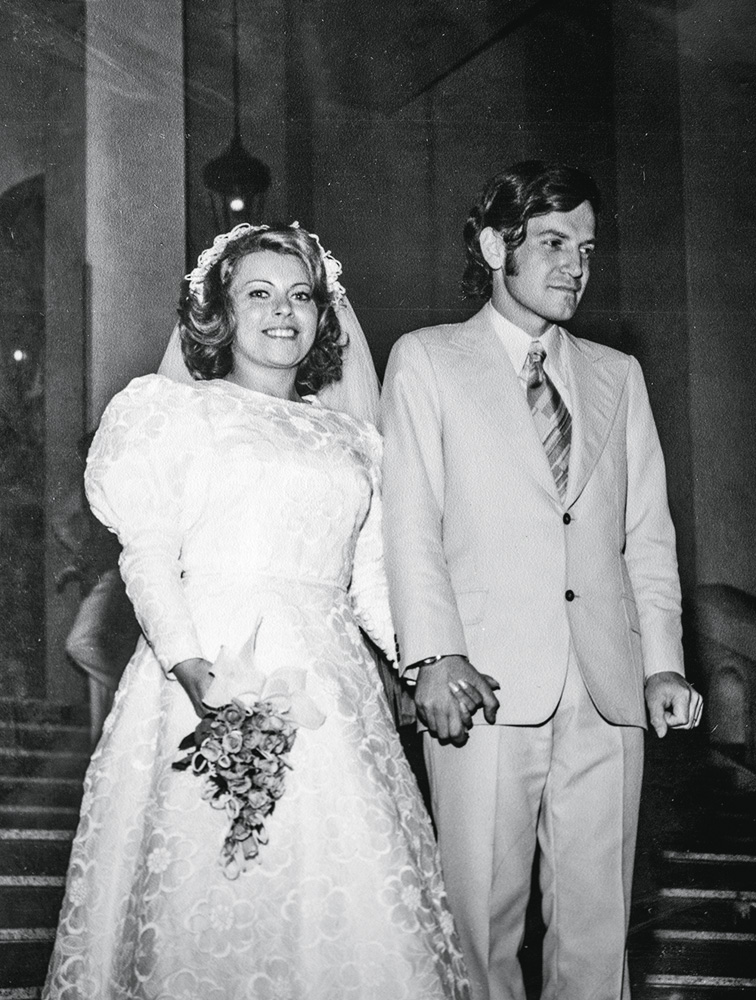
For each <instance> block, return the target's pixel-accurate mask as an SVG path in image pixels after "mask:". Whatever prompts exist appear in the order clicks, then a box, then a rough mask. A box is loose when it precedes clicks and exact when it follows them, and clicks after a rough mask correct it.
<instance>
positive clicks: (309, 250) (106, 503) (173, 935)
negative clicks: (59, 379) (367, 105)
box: [43, 225, 469, 1000]
mask: <svg viewBox="0 0 756 1000" xmlns="http://www.w3.org/2000/svg"><path fill="white" fill-rule="evenodd" d="M339 272H340V265H338V263H337V262H336V261H334V260H333V258H332V257H331V256H330V254H327V253H325V252H324V251H323V249H322V247H321V246H320V243H319V241H318V240H317V237H314V236H312V235H311V234H309V233H307V232H305V231H304V230H302V229H300V228H299V227H298V226H296V225H294V226H291V227H283V228H279V229H269V228H267V227H250V226H246V225H245V226H237V227H236V229H234V230H232V231H231V233H228V234H224V235H223V236H220V237H218V238H216V240H215V243H214V244H213V246H212V247H211V248H209V249H208V250H206V251H205V252H204V253H203V254H202V255H201V256H200V258H199V262H198V265H197V267H196V268H195V269H194V271H192V273H191V275H189V276H188V285H187V288H186V292H185V294H184V296H183V297H182V304H181V309H180V316H181V324H180V326H181V340H182V350H183V356H184V359H185V362H186V365H187V367H188V369H189V370H190V372H191V373H192V375H193V377H194V381H193V382H191V384H188V383H179V382H176V381H173V380H171V379H168V378H166V377H164V376H163V375H148V376H145V377H143V378H138V379H135V380H134V381H133V382H131V383H130V385H129V386H127V388H126V389H124V390H123V392H121V393H119V394H118V395H117V396H116V397H115V398H114V399H113V401H112V402H111V404H110V405H109V407H108V408H107V410H106V412H105V415H104V416H103V419H102V422H101V425H100V428H99V430H98V432H97V435H96V437H95V440H94V444H93V446H92V450H91V452H90V456H89V460H88V467H87V473H86V488H87V495H88V497H89V500H90V503H91V505H92V509H93V510H94V512H95V514H96V515H97V517H98V518H99V519H100V520H101V521H103V523H105V524H106V525H107V526H108V527H110V528H111V530H113V531H115V532H117V534H118V537H119V540H120V541H121V544H122V546H123V554H122V557H121V570H122V574H123V576H124V579H125V581H126V585H127V589H128V593H129V596H130V598H131V600H132V602H133V604H134V607H135V610H136V613H137V616H138V618H139V620H140V623H141V626H142V630H143V633H144V638H142V639H141V640H140V642H139V645H138V647H137V650H136V652H135V654H134V656H133V657H132V659H131V661H130V663H129V665H128V667H127V669H126V672H125V674H124V677H123V679H122V681H121V685H120V688H119V690H118V693H117V695H116V700H115V705H114V708H113V711H112V713H111V714H110V716H109V717H108V720H107V722H106V724H105V732H104V735H103V738H102V740H101V742H100V744H99V746H98V748H97V750H96V752H95V754H94V756H93V758H92V762H91V765H90V768H89V771H88V773H87V778H86V782H85V794H84V800H83V803H82V812H81V819H80V823H79V828H78V831H77V834H76V839H75V841H74V845H73V851H72V856H71V862H70V867H69V873H68V880H67V888H66V896H65V900H64V903H63V908H62V911H61V916H60V923H59V927H58V933H57V938H56V943H55V948H54V951H53V956H52V959H51V962H50V968H49V971H48V977H47V983H46V985H45V989H44V992H43V997H46V998H50V1000H180V998H186V1000H190V998H191V1000H199V998H201V1000H387V998H391V1000H466V998H467V997H468V996H469V992H468V986H467V980H466V978H465V973H464V969H463V967H462V959H461V955H460V950H459V944H458V940H457V937H456V933H455V931H454V927H453V921H452V918H451V915H450V912H449V909H448V906H447V902H446V895H445V893H444V889H443V884H442V880H441V874H440V869H439V864H438V857H437V852H436V847H435V842H434V838H433V832H432V828H431V824H430V820H429V818H428V815H427V813H426V811H425V809H424V806H423V804H422V801H421V798H420V794H419V792H418V789H417V785H416V783H415V780H414V777H413V775H412V773H411V771H410V769H409V766H408V764H407V762H406V760H405V758H404V756H403V753H402V750H401V746H400V743H399V740H398V737H397V735H396V732H395V730H394V728H393V725H392V723H391V718H390V714H389V710H388V706H387V702H386V698H385V695H384V691H383V687H382V684H381V682H380V679H379V677H378V674H377V672H376V670H375V666H374V663H373V660H372V659H371V657H370V655H369V653H368V651H367V649H366V646H365V643H364V640H363V638H362V633H361V630H363V631H364V632H366V633H367V634H368V635H369V636H370V637H371V638H372V639H373V641H374V642H375V643H376V644H377V645H378V646H380V647H381V648H382V649H383V650H384V651H385V652H386V654H387V655H389V656H390V657H391V656H393V648H394V639H393V631H392V627H391V621H390V615H389V610H388V601H387V594H386V582H385V578H384V573H383V564H382V549H381V541H380V534H381V525H380V517H381V514H380V493H379V475H380V473H379V470H380V447H381V445H380V438H379V436H378V433H377V431H375V429H374V427H373V426H372V425H371V424H369V423H366V422H363V421H361V420H357V419H354V418H353V417H350V416H347V415H346V414H344V413H341V412H337V411H335V410H331V409H328V408H326V407H325V406H324V405H323V404H322V402H320V401H319V399H318V396H317V395H316V394H318V393H320V392H321V390H323V389H324V387H327V386H328V385H335V384H338V381H339V377H340V374H341V370H342V358H343V353H344V347H343V341H344V336H343V332H342V329H341V327H340V324H339V315H340V314H341V315H347V310H346V309H345V307H344V305H343V304H341V303H340V299H341V297H342V296H343V288H342V287H341V285H340V284H339V283H338V276H339ZM347 350H349V348H347ZM253 635H254V636H255V639H254V668H255V669H256V670H258V671H261V672H262V673H263V674H264V675H267V676H268V677H270V675H271V674H273V673H274V672H276V671H280V670H284V671H285V670H290V669H291V668H301V670H302V671H303V676H304V677H305V678H306V681H305V692H306V695H307V697H308V699H309V700H310V702H311V703H312V705H313V706H314V709H315V712H316V714H317V715H318V716H319V718H320V720H323V719H324V721H322V724H321V725H319V726H316V725H313V727H312V728H306V727H305V726H304V725H303V726H302V727H301V728H299V729H298V730H297V733H296V739H295V740H294V743H293V748H292V749H291V752H290V754H289V758H288V759H289V764H290V770H287V772H286V777H285V785H284V791H283V795H282V797H281V798H280V799H279V800H278V801H277V802H276V804H275V809H274V810H273V812H272V813H271V814H270V815H268V816H267V817H266V820H265V834H266V838H267V842H265V840H263V841H262V842H261V843H262V846H261V847H260V850H259V854H258V855H257V858H256V859H254V860H252V861H250V862H249V863H248V864H246V865H245V864H240V865H236V866H234V865H230V866H229V865H227V861H228V858H227V857H224V854H223V851H222V848H223V845H224V842H225V838H226V837H227V835H228V825H229V818H228V815H227V813H226V812H224V811H223V810H222V809H217V808H212V806H211V804H210V802H208V801H207V798H206V797H205V798H203V780H204V779H203V778H202V777H201V776H199V777H198V776H197V775H196V774H194V773H192V771H191V769H190V770H185V771H179V770H176V769H174V768H173V767H172V765H173V763H174V762H176V760H177V759H178V757H179V756H180V753H179V750H178V746H179V743H180V742H181V740H182V738H183V737H185V736H186V735H187V733H189V732H191V730H192V729H193V728H194V727H195V726H196V724H197V716H198V715H203V713H204V712H205V711H206V707H205V699H206V698H209V695H210V694H211V693H212V688H211V685H213V684H215V683H216V681H214V676H213V664H214V663H216V664H219V663H220V662H221V659H222V656H221V657H220V658H219V654H220V653H221V649H223V651H224V652H223V656H226V657H227V658H228V657H229V656H230V657H232V658H233V657H236V658H237V660H238V659H239V658H241V659H244V657H245V655H247V653H248V651H249V650H250V649H251V648H252V645H251V643H252V636H253ZM216 680H217V679H216Z"/></svg>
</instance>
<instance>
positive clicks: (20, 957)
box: [0, 940, 53, 988]
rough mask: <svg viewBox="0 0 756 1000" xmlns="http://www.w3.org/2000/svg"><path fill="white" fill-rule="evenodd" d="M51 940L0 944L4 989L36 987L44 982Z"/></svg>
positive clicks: (0, 964) (0, 963)
mask: <svg viewBox="0 0 756 1000" xmlns="http://www.w3.org/2000/svg"><path fill="white" fill-rule="evenodd" d="M52 949H53V942H52V940H46V941H23V942H21V941H9V942H7V943H2V942H0V968H1V969H2V970H3V983H4V985H5V987H20V986H25V987H36V988H39V987H40V986H41V984H42V982H43V981H44V978H45V974H46V972H47V966H48V964H49V961H50V955H51V953H52Z"/></svg>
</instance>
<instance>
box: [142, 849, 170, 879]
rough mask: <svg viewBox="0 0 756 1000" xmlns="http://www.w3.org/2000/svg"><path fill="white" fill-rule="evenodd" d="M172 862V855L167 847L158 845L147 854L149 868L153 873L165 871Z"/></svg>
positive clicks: (157, 873)
mask: <svg viewBox="0 0 756 1000" xmlns="http://www.w3.org/2000/svg"><path fill="white" fill-rule="evenodd" d="M170 863H171V855H170V852H169V851H168V849H167V848H166V847H156V848H155V849H154V851H150V853H149V854H148V855H147V868H148V870H149V871H150V872H152V874H153V875H159V874H160V873H161V872H164V871H165V870H166V868H167V867H168V865H169V864H170Z"/></svg>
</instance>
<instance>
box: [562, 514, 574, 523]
mask: <svg viewBox="0 0 756 1000" xmlns="http://www.w3.org/2000/svg"><path fill="white" fill-rule="evenodd" d="M562 520H563V521H564V523H565V524H569V523H570V521H571V520H572V518H571V517H570V515H569V514H564V515H563V516H562Z"/></svg>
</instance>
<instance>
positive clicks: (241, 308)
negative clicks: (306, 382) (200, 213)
mask: <svg viewBox="0 0 756 1000" xmlns="http://www.w3.org/2000/svg"><path fill="white" fill-rule="evenodd" d="M229 294H230V298H231V302H232V305H233V309H234V315H235V317H236V334H235V337H234V343H233V346H232V351H233V355H234V368H237V366H238V367H243V368H247V369H249V368H252V369H254V368H258V367H264V368H292V369H296V368H297V367H298V366H299V364H300V363H301V362H302V361H303V359H304V358H305V357H306V356H307V354H308V352H309V350H310V348H311V347H312V345H313V342H314V340H315V333H316V331H317V323H318V309H317V306H316V304H315V301H314V299H313V297H312V282H311V281H310V277H309V275H308V273H307V269H306V268H305V266H304V264H303V263H302V261H301V260H300V259H299V258H298V257H294V256H292V255H291V254H280V253H274V252H273V251H272V250H261V251H259V252H258V253H252V254H249V255H248V256H247V257H244V258H243V259H242V260H241V261H240V263H239V265H238V267H237V269H236V274H235V275H234V277H233V279H232V280H231V285H230V287H229Z"/></svg>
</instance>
